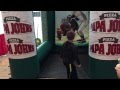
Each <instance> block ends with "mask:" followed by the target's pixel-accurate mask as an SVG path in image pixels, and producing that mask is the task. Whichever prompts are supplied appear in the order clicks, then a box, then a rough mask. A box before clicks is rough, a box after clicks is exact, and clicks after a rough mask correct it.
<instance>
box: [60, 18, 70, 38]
mask: <svg viewBox="0 0 120 90" xmlns="http://www.w3.org/2000/svg"><path fill="white" fill-rule="evenodd" d="M60 29H61V31H62V32H63V36H66V34H67V32H68V31H69V30H70V29H71V25H70V23H69V22H68V20H67V19H62V24H61V25H60Z"/></svg>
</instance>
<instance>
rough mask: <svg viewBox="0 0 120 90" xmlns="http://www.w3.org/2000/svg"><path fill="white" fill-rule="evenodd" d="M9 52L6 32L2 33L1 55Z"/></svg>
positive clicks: (0, 38)
mask: <svg viewBox="0 0 120 90" xmlns="http://www.w3.org/2000/svg"><path fill="white" fill-rule="evenodd" d="M7 52H8V49H7V45H6V42H5V36H4V34H1V35H0V56H1V55H5V54H7Z"/></svg>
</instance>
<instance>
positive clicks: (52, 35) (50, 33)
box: [47, 11, 55, 45]
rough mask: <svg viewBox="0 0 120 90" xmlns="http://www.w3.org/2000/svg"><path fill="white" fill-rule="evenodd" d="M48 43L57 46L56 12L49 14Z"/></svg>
mask: <svg viewBox="0 0 120 90" xmlns="http://www.w3.org/2000/svg"><path fill="white" fill-rule="evenodd" d="M47 21H48V23H47V25H48V41H50V42H51V43H52V44H53V45H55V11H48V12H47Z"/></svg>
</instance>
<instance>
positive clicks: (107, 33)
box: [89, 11, 120, 60]
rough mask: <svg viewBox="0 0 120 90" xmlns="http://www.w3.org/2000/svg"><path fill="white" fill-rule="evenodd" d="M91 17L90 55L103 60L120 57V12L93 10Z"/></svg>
mask: <svg viewBox="0 0 120 90" xmlns="http://www.w3.org/2000/svg"><path fill="white" fill-rule="evenodd" d="M93 16H94V17H93ZM90 19H91V20H90V45H89V55H90V56H91V57H93V58H96V59H101V60H115V59H116V60H117V58H119V57H120V12H117V11H103V12H102V11H100V12H99V11H91V17H90Z"/></svg>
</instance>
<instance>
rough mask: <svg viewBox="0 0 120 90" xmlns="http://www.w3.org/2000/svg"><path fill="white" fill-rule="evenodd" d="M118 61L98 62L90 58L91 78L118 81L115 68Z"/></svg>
mask: <svg viewBox="0 0 120 90" xmlns="http://www.w3.org/2000/svg"><path fill="white" fill-rule="evenodd" d="M117 63H118V62H117V60H98V59H94V58H92V57H89V72H88V73H89V76H90V78H91V79H117V73H116V71H115V66H116V64H117Z"/></svg>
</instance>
